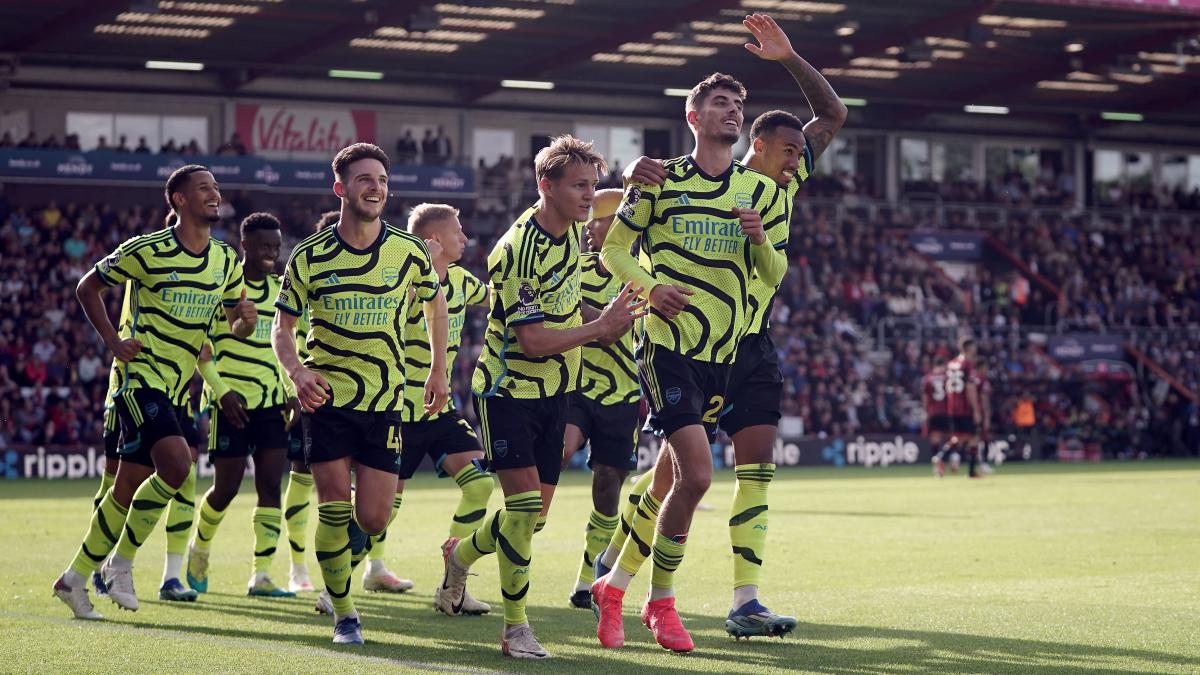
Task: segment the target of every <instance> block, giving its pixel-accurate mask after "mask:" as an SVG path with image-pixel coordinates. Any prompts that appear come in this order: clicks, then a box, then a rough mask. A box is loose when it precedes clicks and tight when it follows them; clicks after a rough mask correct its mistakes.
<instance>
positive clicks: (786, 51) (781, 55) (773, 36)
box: [742, 14, 795, 61]
mask: <svg viewBox="0 0 1200 675" xmlns="http://www.w3.org/2000/svg"><path fill="white" fill-rule="evenodd" d="M742 25H743V26H745V27H746V29H747V30H749V31H750V33H751V34H752V35H754V39H756V40H758V44H757V45H756V44H753V43H750V42H747V43H746V45H745V47H746V51H748V52H750V53H751V54H753V55H755V56H757V57H758V58H760V59H764V60H766V61H782V60H784V59H786V58H787V57H789V56H791V55H792V54H793V53H795V52H793V51H792V41H791V40H789V39H788V36H787V33H784V32H783V29H782V28H780V27H779V24H777V23H775V19H772V18H771V17H769V16H767V15H766V14H751V15H749V16H747V17H746V18H745V19H743V20H742Z"/></svg>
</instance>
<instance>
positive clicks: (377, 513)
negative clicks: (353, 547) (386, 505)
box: [354, 509, 391, 535]
mask: <svg viewBox="0 0 1200 675" xmlns="http://www.w3.org/2000/svg"><path fill="white" fill-rule="evenodd" d="M390 516H391V513H390V511H383V510H375V509H366V510H363V511H360V512H358V513H356V514H355V516H354V517H355V520H357V521H358V526H359V527H361V528H362V530H363V532H366V533H367V534H370V535H375V534H379V533H380V532H383V531H384V530H386V529H387V525H388V518H389V517H390Z"/></svg>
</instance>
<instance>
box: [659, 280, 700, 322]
mask: <svg viewBox="0 0 1200 675" xmlns="http://www.w3.org/2000/svg"><path fill="white" fill-rule="evenodd" d="M693 293H694V291H693V290H692V289H690V288H685V287H683V286H675V285H672V284H659V285H657V286H655V287H654V289H653V290H651V291H650V306H651V307H653V308H654V309H657V310H658V311H660V312H662V313H663V315H664V316H666V317H667V318H668V319H674V318H675V317H677V316H679V313H680V312H682V311H683V308H684V307H687V306H688V305H689V304H691V302H692V301H691V300H690V299H689V297H688V296H690V295H692V294H693Z"/></svg>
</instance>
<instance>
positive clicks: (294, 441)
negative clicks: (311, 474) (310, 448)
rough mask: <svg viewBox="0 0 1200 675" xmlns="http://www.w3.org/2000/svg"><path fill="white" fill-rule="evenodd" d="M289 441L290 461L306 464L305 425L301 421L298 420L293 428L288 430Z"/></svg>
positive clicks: (288, 454)
mask: <svg viewBox="0 0 1200 675" xmlns="http://www.w3.org/2000/svg"><path fill="white" fill-rule="evenodd" d="M287 441H288V444H287V458H288V461H289V462H304V424H303V423H302V422H301V421H300V420H296V423H295V424H293V425H292V428H291V429H288V430H287ZM305 465H306V466H307V462H305Z"/></svg>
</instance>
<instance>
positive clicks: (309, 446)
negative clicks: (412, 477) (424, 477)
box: [300, 405, 401, 473]
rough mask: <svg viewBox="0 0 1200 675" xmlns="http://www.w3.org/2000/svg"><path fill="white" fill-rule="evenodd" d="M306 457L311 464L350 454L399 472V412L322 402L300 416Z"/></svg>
mask: <svg viewBox="0 0 1200 675" xmlns="http://www.w3.org/2000/svg"><path fill="white" fill-rule="evenodd" d="M300 422H301V423H302V424H303V425H304V461H305V462H306V463H307V464H308V465H309V466H312V465H313V464H319V463H321V462H332V461H334V460H338V459H342V458H345V457H349V458H351V459H353V460H354V461H355V462H358V463H359V464H361V465H363V466H369V467H371V468H372V469H378V470H380V471H386V472H388V473H399V472H400V442H401V441H400V413H399V412H368V411H365V410H350V409H347V408H331V407H329V406H327V405H323V406H321V407H320V408H317V409H316V411H315V412H312V413H304V414H302V415H301V417H300Z"/></svg>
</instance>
